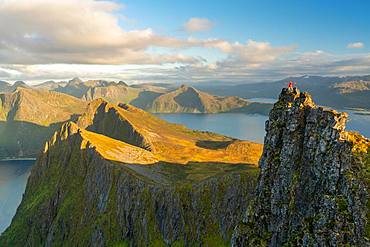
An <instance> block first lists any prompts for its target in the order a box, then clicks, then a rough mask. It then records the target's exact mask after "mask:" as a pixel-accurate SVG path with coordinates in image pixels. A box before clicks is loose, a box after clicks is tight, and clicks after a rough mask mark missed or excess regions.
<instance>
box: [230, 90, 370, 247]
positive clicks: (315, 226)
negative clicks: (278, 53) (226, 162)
mask: <svg viewBox="0 0 370 247" xmlns="http://www.w3.org/2000/svg"><path fill="white" fill-rule="evenodd" d="M346 119H347V115H346V114H345V113H337V112H335V111H332V110H324V109H323V108H321V107H317V106H315V104H314V103H313V101H312V99H311V97H310V95H308V94H307V93H300V92H299V91H298V90H297V89H294V90H288V89H283V91H282V93H281V95H280V98H279V101H278V102H277V103H276V104H275V105H274V108H273V110H272V111H271V112H270V115H269V120H268V121H267V122H266V131H267V134H266V137H265V143H264V150H263V154H262V157H261V159H260V162H259V166H260V175H259V178H258V182H257V187H256V191H255V198H254V201H253V203H251V204H250V205H249V208H248V210H247V213H246V215H245V217H244V218H243V223H241V224H239V225H238V226H237V227H236V229H235V232H234V236H233V240H232V245H233V246H344V245H351V246H352V245H353V246H367V245H368V244H369V239H368V237H369V228H368V226H367V221H368V216H369V205H368V194H367V193H368V191H369V182H368V181H369V177H370V176H369V166H370V164H369V163H370V159H369V154H368V152H369V151H370V150H369V147H370V142H369V140H367V139H365V138H363V137H362V136H360V135H359V134H355V133H349V132H346V131H344V128H345V122H346ZM366 237H367V238H366Z"/></svg>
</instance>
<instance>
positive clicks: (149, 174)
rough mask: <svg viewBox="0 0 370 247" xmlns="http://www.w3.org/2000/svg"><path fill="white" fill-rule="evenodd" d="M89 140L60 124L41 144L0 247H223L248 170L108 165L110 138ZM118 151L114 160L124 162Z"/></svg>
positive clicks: (252, 173)
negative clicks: (47, 140) (57, 129)
mask: <svg viewBox="0 0 370 247" xmlns="http://www.w3.org/2000/svg"><path fill="white" fill-rule="evenodd" d="M95 135H98V134H93V133H90V132H89V131H87V130H84V129H81V128H79V127H78V126H77V125H76V124H74V123H67V124H65V125H63V127H62V128H61V130H60V131H59V132H57V133H56V134H55V135H54V137H53V138H52V139H51V140H50V141H49V142H48V144H47V145H46V147H45V150H44V152H43V153H42V155H41V156H40V157H39V159H38V161H37V163H36V165H35V166H34V168H33V170H32V173H31V176H30V178H29V181H28V184H27V188H26V192H25V194H24V197H23V200H22V203H21V205H20V207H19V208H18V210H17V214H16V216H15V218H14V219H13V221H12V224H11V226H10V227H9V228H8V229H7V230H6V231H5V232H4V233H3V235H2V236H1V238H0V246H25V245H27V246H166V245H171V246H184V245H186V246H191V245H203V246H224V245H228V244H229V241H230V239H231V234H232V230H233V228H234V226H235V224H236V223H237V221H238V219H239V218H240V217H241V215H242V212H243V211H244V210H246V206H247V205H248V201H249V199H250V192H251V191H252V190H253V188H254V186H255V181H256V174H257V173H256V169H255V168H253V167H249V166H245V165H241V166H238V165H233V166H228V165H223V164H208V165H207V164H193V165H191V164H189V165H188V166H180V165H174V164H166V163H156V164H151V165H138V164H134V162H132V163H130V164H129V163H127V164H125V163H121V162H114V161H112V160H108V159H107V158H103V153H102V152H103V151H104V150H106V152H108V153H111V152H114V150H112V148H111V147H109V146H107V145H109V144H110V143H111V142H112V141H113V139H111V140H110V141H109V140H108V139H109V137H103V136H100V135H98V136H95ZM103 139H104V140H103ZM121 145H122V147H121ZM125 145H128V144H124V143H121V144H119V143H117V144H115V145H114V146H115V147H117V146H118V149H120V150H121V154H119V153H117V155H118V157H122V155H128V156H131V154H130V153H132V151H130V152H127V149H126V148H125ZM129 147H130V148H131V149H140V148H138V147H135V146H131V145H130V146H129ZM141 150H143V152H144V153H143V155H148V154H147V153H149V151H146V150H144V149H141ZM224 169H225V170H230V172H228V173H225V172H221V171H222V170H224ZM205 176H206V177H205Z"/></svg>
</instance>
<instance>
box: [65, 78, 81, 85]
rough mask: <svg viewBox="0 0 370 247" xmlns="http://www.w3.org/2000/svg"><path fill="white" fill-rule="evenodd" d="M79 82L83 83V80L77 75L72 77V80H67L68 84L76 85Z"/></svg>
mask: <svg viewBox="0 0 370 247" xmlns="http://www.w3.org/2000/svg"><path fill="white" fill-rule="evenodd" d="M81 83H83V81H82V80H81V79H80V78H78V77H74V78H73V79H72V80H69V81H68V85H78V84H81Z"/></svg>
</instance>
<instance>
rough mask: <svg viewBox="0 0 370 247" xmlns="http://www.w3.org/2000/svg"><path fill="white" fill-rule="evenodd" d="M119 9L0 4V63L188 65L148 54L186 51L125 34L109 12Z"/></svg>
mask: <svg viewBox="0 0 370 247" xmlns="http://www.w3.org/2000/svg"><path fill="white" fill-rule="evenodd" d="M121 7H122V6H121V5H119V4H117V3H115V2H112V1H94V0H63V1H53V0H33V1H29V0H6V1H0V23H3V24H4V23H9V24H10V25H11V28H9V25H0V61H2V62H5V63H18V64H36V63H39V64H41V63H93V64H133V63H138V64H161V63H167V62H170V63H171V62H180V63H183V62H184V63H188V62H194V60H195V59H194V58H189V57H185V56H184V55H181V54H160V55H154V54H148V52H147V49H148V48H149V47H151V46H158V47H161V46H163V47H181V46H187V45H188V44H187V42H186V40H185V41H183V40H178V39H176V38H171V37H164V36H160V35H157V34H155V33H154V32H153V30H151V29H150V28H147V29H142V30H133V31H126V30H123V29H122V28H121V27H120V26H119V24H118V23H119V19H120V18H121V17H120V16H119V15H116V14H115V11H117V10H119V9H120V8H121Z"/></svg>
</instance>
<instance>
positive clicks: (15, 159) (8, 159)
mask: <svg viewBox="0 0 370 247" xmlns="http://www.w3.org/2000/svg"><path fill="white" fill-rule="evenodd" d="M22 160H27V161H31V160H34V161H36V158H26V157H25V158H4V159H0V162H1V161H22Z"/></svg>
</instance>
